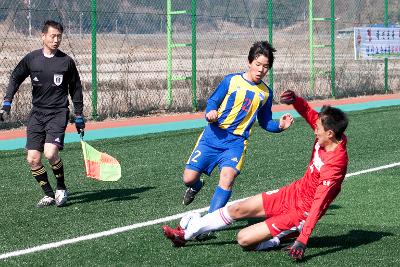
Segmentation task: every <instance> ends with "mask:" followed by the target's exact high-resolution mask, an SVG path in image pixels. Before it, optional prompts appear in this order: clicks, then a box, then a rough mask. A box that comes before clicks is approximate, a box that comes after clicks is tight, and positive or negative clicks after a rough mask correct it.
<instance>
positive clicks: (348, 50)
mask: <svg viewBox="0 0 400 267" xmlns="http://www.w3.org/2000/svg"><path fill="white" fill-rule="evenodd" d="M92 1H93V0H92ZM92 1H90V0H81V1H78V0H71V1H61V0H24V1H23V0H3V1H2V2H1V4H0V60H1V64H0V87H1V88H5V87H6V85H7V83H8V79H9V76H10V73H11V71H12V70H13V69H14V67H15V66H16V65H17V63H18V62H19V60H21V59H22V57H23V56H24V55H25V54H27V53H28V52H30V51H32V50H34V49H37V48H39V47H41V38H40V30H41V26H42V23H43V21H44V20H46V19H54V20H58V21H60V22H61V23H62V24H63V25H64V28H65V31H64V38H63V41H62V44H61V47H60V49H61V50H62V51H64V52H66V53H67V54H69V55H70V56H71V57H72V58H74V60H75V61H76V63H77V67H78V71H79V73H80V75H81V79H82V82H83V85H84V102H85V107H84V113H85V114H86V116H90V115H91V114H92V112H93V107H92V85H93V81H92V60H93V58H92V35H91V30H92V25H91V23H92V20H91V14H92V13H91V4H92ZM308 1H309V0H299V1H289V0H280V1H278V0H271V1H268V0H247V1H246V0H223V1H219V4H218V5H215V3H214V1H211V0H197V1H196V5H197V11H196V24H197V27H196V42H197V43H196V69H197V71H196V76H197V78H196V85H197V86H196V87H197V92H196V100H197V106H198V109H199V110H202V109H204V107H205V102H206V100H207V98H208V96H209V94H210V93H211V92H212V91H213V90H214V88H215V87H216V85H217V84H218V83H219V81H220V80H221V78H222V77H223V76H224V75H226V74H228V73H231V72H238V71H245V70H246V69H247V62H246V60H247V53H248V50H249V47H250V46H251V44H252V43H253V42H254V41H258V40H268V39H269V36H270V34H272V38H273V39H272V40H273V45H274V47H275V48H276V49H277V53H276V61H275V64H274V70H273V89H274V92H275V97H276V96H277V95H279V94H280V92H282V91H283V90H285V89H289V88H290V89H293V90H296V91H297V92H300V94H302V95H303V96H305V97H307V98H328V97H331V89H332V83H331V78H330V75H329V71H330V66H331V55H330V49H324V48H321V49H318V50H316V51H315V55H314V56H315V60H314V65H315V69H316V73H315V75H316V79H315V85H314V87H315V89H314V90H310V79H309V75H310V74H309V73H310V51H309V39H308V38H309V32H308V28H309V25H308ZM293 2H295V3H293ZM321 2H324V3H321ZM325 2H326V3H325ZM364 2H365V3H364ZM166 4H167V0H152V1H140V0H125V1H105V0H97V9H96V11H97V25H96V28H97V34H96V50H97V56H96V70H97V77H96V80H95V81H96V82H97V88H98V89H97V104H96V107H97V111H96V112H97V113H98V115H99V117H100V118H107V117H112V118H115V117H121V116H140V115H144V114H151V113H156V112H177V111H178V112H184V111H191V110H192V104H193V103H192V91H191V88H192V85H191V81H190V80H182V81H175V82H174V85H173V88H172V92H171V93H172V95H173V98H172V103H167V102H168V101H167V99H168V90H167V52H168V51H167V30H166V27H167V9H166ZM172 4H173V5H174V6H173V8H174V10H190V8H191V6H190V5H191V1H187V0H173V1H172ZM268 4H270V5H272V14H273V15H272V16H273V17H269V16H268V7H269V6H268ZM399 6H400V0H397V1H390V3H389V8H388V15H387V18H388V21H389V23H399V21H400V14H399V12H398V7H399ZM270 7H271V6H270ZM314 16H315V17H329V16H330V6H329V1H318V3H317V1H315V3H314ZM191 19H192V17H191V14H182V15H179V16H174V17H173V20H172V31H173V33H174V34H173V42H174V43H190V42H191V40H192V36H191V33H192V29H191V26H192V24H191ZM335 20H336V23H335V72H336V77H335V95H336V97H337V98H342V97H348V96H360V95H368V94H377V93H385V77H384V68H385V66H384V62H383V60H382V61H379V60H375V61H366V60H364V61H363V60H357V61H356V60H354V54H353V53H354V52H353V35H352V28H353V27H359V26H366V25H371V24H383V23H384V2H383V0H382V1H363V3H361V1H356V0H350V1H348V0H340V1H339V0H337V1H335ZM271 21H272V23H273V25H272V27H271V28H272V32H270V31H269V30H268V28H269V27H268V26H269V24H271ZM329 27H330V26H329V23H321V24H317V25H316V26H315V27H314V33H313V34H314V41H315V43H328V42H329V41H330V38H331V36H330V28H329ZM191 55H192V51H191V47H182V48H179V49H174V50H173V58H174V60H173V62H172V69H173V74H174V75H177V76H185V77H186V76H190V75H191V69H192V65H191V64H192V58H191ZM399 71H400V62H399V61H398V60H388V86H389V93H391V92H398V91H400V77H399V75H398V74H397V73H399ZM269 79H271V77H266V82H267V83H268V80H269ZM0 96H1V95H0ZM30 102H31V87H30V84H29V80H28V79H27V80H26V81H25V82H24V83H23V84H22V86H21V88H20V90H19V92H18V93H17V95H16V96H15V99H14V104H13V110H12V118H11V119H12V121H13V122H24V121H25V120H26V116H27V113H28V112H29V110H30V107H31V104H30ZM169 104H170V105H169ZM0 127H4V125H3V126H0Z"/></svg>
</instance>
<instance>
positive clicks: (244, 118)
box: [183, 41, 293, 212]
mask: <svg viewBox="0 0 400 267" xmlns="http://www.w3.org/2000/svg"><path fill="white" fill-rule="evenodd" d="M275 51H276V50H275V49H274V48H273V47H272V46H271V45H270V44H269V43H268V42H266V41H264V42H256V43H254V44H253V46H252V47H251V48H250V51H249V54H248V70H247V72H244V73H234V74H229V75H227V76H225V78H224V79H223V80H222V81H221V83H220V84H219V85H218V87H217V88H216V89H215V91H214V92H213V94H212V95H211V96H210V98H209V99H208V101H207V107H206V112H205V113H206V114H205V118H206V120H207V121H208V122H209V124H208V125H207V126H206V127H205V129H204V131H203V133H202V134H201V135H200V137H199V138H198V141H197V143H196V145H195V148H194V149H193V151H192V154H191V155H190V157H189V160H188V161H187V163H186V168H185V171H184V174H183V182H184V183H185V185H186V186H187V187H188V188H187V190H186V192H185V194H184V197H183V204H184V205H189V204H190V203H191V202H192V201H193V199H194V197H195V195H196V194H197V193H198V192H199V190H200V189H201V188H202V186H203V180H202V179H200V176H201V174H202V173H205V174H207V175H210V174H211V172H212V171H213V169H214V168H215V166H216V165H218V166H219V169H220V179H219V184H218V186H217V187H216V189H215V192H214V195H213V197H212V199H211V203H210V209H209V212H212V211H214V210H217V209H219V208H221V207H223V206H225V204H226V203H227V202H228V200H229V198H230V196H231V193H232V186H233V183H234V180H235V178H236V177H237V176H238V175H239V173H240V171H241V170H242V168H243V163H244V155H245V153H246V149H247V144H248V138H249V137H250V135H251V131H252V127H253V126H254V123H255V121H256V119H257V120H258V123H259V125H260V126H261V128H263V129H265V130H266V131H268V132H273V133H280V132H282V131H283V130H286V129H287V128H288V127H289V126H290V125H291V124H292V122H293V117H292V116H291V115H290V114H285V115H283V116H282V117H281V118H280V120H279V121H274V120H272V112H271V106H272V100H273V93H272V90H271V89H270V88H269V87H268V86H267V85H266V84H265V83H264V82H263V81H262V79H263V78H264V77H265V75H266V74H267V72H268V70H269V69H271V68H272V66H273V63H274V54H273V53H274V52H275Z"/></svg>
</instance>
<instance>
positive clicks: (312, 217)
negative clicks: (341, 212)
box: [289, 97, 348, 244]
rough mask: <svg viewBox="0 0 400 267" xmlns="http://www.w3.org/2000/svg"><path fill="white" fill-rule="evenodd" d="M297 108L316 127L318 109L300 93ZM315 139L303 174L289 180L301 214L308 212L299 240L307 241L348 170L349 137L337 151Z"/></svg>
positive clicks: (344, 137)
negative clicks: (329, 149)
mask: <svg viewBox="0 0 400 267" xmlns="http://www.w3.org/2000/svg"><path fill="white" fill-rule="evenodd" d="M293 106H294V108H295V109H296V111H297V112H298V113H300V115H301V116H302V117H303V118H304V119H305V120H306V121H307V123H308V124H309V125H310V126H311V128H312V129H313V130H315V127H316V126H315V125H316V122H317V119H318V112H316V111H315V110H313V109H312V108H311V107H310V106H309V105H308V103H307V102H306V101H305V100H304V99H302V98H301V97H297V98H296V101H295V103H294V104H293ZM317 141H318V140H317V139H316V140H315V142H314V145H313V151H312V155H311V160H310V162H309V164H308V166H307V171H306V173H305V174H304V176H303V177H302V178H301V179H299V180H297V181H295V182H293V183H292V184H290V186H289V187H291V189H292V190H294V191H295V195H296V203H297V205H296V209H297V211H298V213H299V214H305V215H306V216H307V218H306V220H305V223H304V225H303V228H302V230H301V233H300V235H299V237H298V238H297V240H298V241H300V242H302V243H304V244H307V242H308V239H309V237H310V235H311V232H312V231H313V229H314V227H315V225H316V224H317V222H318V220H319V219H320V218H321V217H322V215H324V214H325V212H326V210H327V209H328V207H329V205H330V204H331V203H332V201H333V200H334V199H335V198H336V196H337V195H338V194H339V192H340V189H341V185H342V182H343V180H344V177H345V175H346V172H347V164H348V155H347V150H346V143H347V138H346V136H344V135H343V137H342V141H341V142H340V143H339V144H338V146H337V147H336V148H335V150H334V151H329V152H327V151H325V149H324V148H323V147H320V145H319V144H318V142H317Z"/></svg>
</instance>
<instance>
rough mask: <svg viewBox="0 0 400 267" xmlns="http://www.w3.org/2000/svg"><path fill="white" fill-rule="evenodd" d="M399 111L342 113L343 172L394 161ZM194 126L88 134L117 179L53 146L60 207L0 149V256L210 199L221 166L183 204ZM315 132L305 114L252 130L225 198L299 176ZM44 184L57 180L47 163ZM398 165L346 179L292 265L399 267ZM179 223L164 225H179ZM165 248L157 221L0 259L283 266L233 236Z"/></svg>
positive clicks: (18, 154)
mask: <svg viewBox="0 0 400 267" xmlns="http://www.w3.org/2000/svg"><path fill="white" fill-rule="evenodd" d="M399 114H400V107H399V106H394V107H387V108H378V109H371V110H366V111H358V112H350V113H349V118H350V124H349V128H348V131H347V136H348V152H349V156H350V164H349V168H348V173H353V172H357V171H362V170H366V169H370V168H374V167H379V166H383V165H387V164H391V163H395V162H400V139H399V133H400V116H399ZM201 130H202V129H195V130H185V131H176V132H169V133H161V134H150V135H145V136H140V137H131V138H117V139H112V140H110V139H107V140H102V141H91V142H89V143H90V144H91V145H92V146H94V147H95V148H97V149H98V150H100V151H103V152H106V153H108V154H110V155H112V156H114V157H115V158H117V159H118V160H119V161H120V163H121V166H122V178H121V179H120V180H119V181H117V182H97V181H94V180H90V179H88V178H86V177H85V175H84V169H83V158H82V151H81V147H80V144H78V143H74V144H67V145H66V148H65V150H64V151H63V152H62V159H63V161H64V166H65V171H66V184H67V186H68V189H69V192H70V200H69V202H68V205H67V206H66V207H63V208H56V207H47V208H43V209H37V208H35V205H36V203H37V201H38V200H39V199H40V198H41V197H42V193H41V190H40V188H39V187H38V185H37V184H36V181H35V180H34V179H33V178H32V177H31V174H30V171H29V168H28V165H27V163H26V161H25V157H26V156H25V153H24V151H23V150H15V151H1V153H0V161H1V163H0V164H1V168H0V169H1V175H0V203H1V212H2V216H1V223H0V233H1V234H0V254H2V255H4V254H5V253H8V252H13V251H18V250H23V249H27V248H32V247H35V246H39V245H43V244H47V243H52V242H58V241H62V240H66V239H71V238H76V237H79V236H85V235H88V234H93V233H98V232H101V231H107V230H110V229H113V228H118V227H123V226H127V225H132V224H137V223H142V222H147V221H150V220H155V219H159V218H163V217H166V216H170V215H174V214H178V213H182V212H185V211H189V210H192V209H198V208H203V207H206V206H208V204H209V200H210V198H211V195H212V193H213V191H214V188H215V186H216V184H217V183H218V174H217V173H218V172H217V170H214V173H213V174H212V175H211V177H204V178H205V181H206V185H205V186H204V188H203V189H202V191H201V192H200V193H199V194H198V196H197V197H196V199H195V201H194V202H193V203H192V204H191V205H189V206H187V207H186V206H183V205H182V204H181V198H182V194H183V192H184V190H185V186H184V185H183V183H182V181H181V176H182V172H183V168H184V165H185V162H186V160H187V158H188V157H189V154H190V153H191V150H192V148H193V146H194V144H195V142H196V140H197V137H198V135H199V134H200V132H201ZM313 140H314V135H313V132H312V131H311V129H310V128H309V126H308V125H307V124H306V123H305V121H304V120H302V119H297V121H296V122H295V124H294V125H293V127H292V128H290V129H289V130H288V131H286V132H284V133H281V134H272V133H266V132H264V131H263V130H262V129H260V128H259V127H256V128H255V130H254V133H253V135H252V137H251V139H250V144H249V149H248V152H247V155H246V160H245V167H244V170H243V172H242V173H241V175H240V176H239V177H238V178H237V180H236V182H235V186H234V191H233V195H232V200H235V199H240V198H244V197H248V196H251V195H254V194H256V193H260V192H261V191H266V190H272V189H276V188H278V187H280V186H282V185H285V184H287V183H289V182H291V181H293V180H295V179H297V178H299V177H301V176H302V174H303V173H304V171H305V168H306V166H307V164H308V161H309V159H310V154H311V151H312V144H313ZM45 166H46V167H47V169H48V171H49V177H50V181H51V182H52V184H55V179H54V177H53V174H52V173H51V170H50V168H49V166H48V164H47V163H46V165H45ZM399 176H400V167H394V168H390V169H386V170H380V171H376V172H370V173H366V174H360V175H356V176H351V177H349V178H348V179H347V180H346V181H345V183H344V185H343V189H342V192H341V194H340V195H339V197H338V198H337V200H336V201H335V202H334V203H333V205H332V206H331V208H330V209H329V210H328V212H327V214H326V215H325V216H324V217H323V218H322V219H321V221H320V222H319V223H318V224H317V226H316V228H315V231H314V233H313V235H312V237H311V238H310V241H309V244H308V248H307V250H306V257H305V261H304V262H303V263H300V265H305V266H308V265H311V266H315V265H318V266H396V265H399V264H400V260H399V258H398V256H397V255H398V244H399V243H400V238H399V236H398V232H397V230H398V229H399V222H398V220H399V218H400V216H399V215H400V214H399V209H398V206H397V205H398V204H397V203H399V200H400V198H399V194H398V192H399V189H400V180H399ZM176 222H177V220H176V221H173V222H168V224H172V225H174V224H176ZM247 223H248V222H247V221H242V222H238V223H236V224H235V225H234V226H232V227H231V228H229V229H227V230H224V231H221V232H218V233H217V234H216V238H214V239H210V240H208V241H204V242H189V243H188V245H187V247H185V248H179V249H177V248H174V247H172V246H171V244H170V242H169V241H168V240H167V239H165V237H164V236H163V235H162V232H161V228H160V227H161V225H162V224H161V223H160V224H156V225H150V226H144V227H139V228H137V229H133V230H129V231H126V232H122V233H118V234H115V235H111V236H106V237H101V238H96V239H92V240H87V241H82V242H77V243H74V244H68V245H65V246H61V247H58V248H52V249H49V250H45V251H39V252H33V253H29V254H25V255H20V256H13V257H9V258H7V259H3V260H0V265H2V266H10V265H11V266H20V265H27V266H50V265H52V264H56V265H57V266H188V265H193V266H261V265H269V266H291V265H294V264H295V263H292V262H291V261H290V259H289V258H288V256H287V255H285V254H284V253H283V252H282V251H280V250H277V251H270V252H257V253H256V252H244V251H242V250H241V248H240V246H238V245H237V244H236V241H235V237H236V233H237V232H238V230H239V229H240V228H242V227H243V226H245V225H246V224H247Z"/></svg>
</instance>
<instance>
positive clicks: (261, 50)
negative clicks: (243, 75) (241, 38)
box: [247, 41, 276, 69]
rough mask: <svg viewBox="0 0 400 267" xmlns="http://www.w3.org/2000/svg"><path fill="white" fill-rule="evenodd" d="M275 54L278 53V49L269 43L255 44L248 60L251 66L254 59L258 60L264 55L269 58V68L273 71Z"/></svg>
mask: <svg viewBox="0 0 400 267" xmlns="http://www.w3.org/2000/svg"><path fill="white" fill-rule="evenodd" d="M274 52H276V49H275V48H273V47H272V45H271V44H270V43H268V42H267V41H262V42H255V43H254V44H253V46H252V47H251V48H250V51H249V56H248V57H247V58H248V60H249V63H250V64H251V63H252V62H253V60H254V59H256V58H258V57H259V56H260V55H264V56H265V57H267V58H268V67H269V69H271V68H272V66H273V65H274V58H275V57H274Z"/></svg>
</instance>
